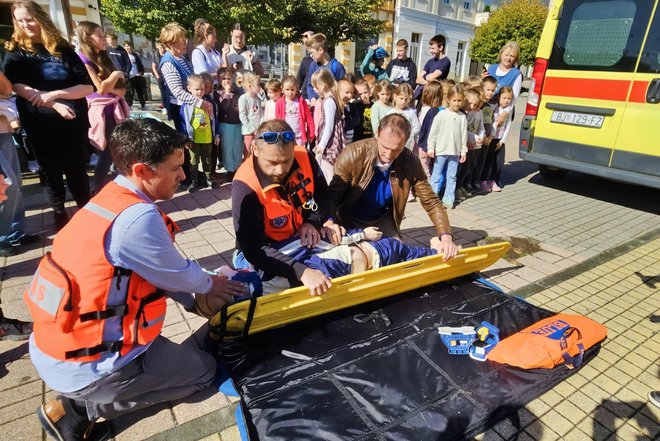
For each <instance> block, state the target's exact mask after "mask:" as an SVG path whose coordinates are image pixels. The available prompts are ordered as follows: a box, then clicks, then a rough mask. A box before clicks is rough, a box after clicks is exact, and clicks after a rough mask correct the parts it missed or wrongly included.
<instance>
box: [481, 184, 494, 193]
mask: <svg viewBox="0 0 660 441" xmlns="http://www.w3.org/2000/svg"><path fill="white" fill-rule="evenodd" d="M479 187H480V188H481V190H483V192H484V193H490V191H491V189H490V185H488V182H486V181H479Z"/></svg>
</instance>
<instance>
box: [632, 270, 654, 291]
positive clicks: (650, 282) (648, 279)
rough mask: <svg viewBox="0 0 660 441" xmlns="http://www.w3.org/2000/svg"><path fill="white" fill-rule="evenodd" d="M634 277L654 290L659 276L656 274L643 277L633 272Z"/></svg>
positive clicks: (637, 272)
mask: <svg viewBox="0 0 660 441" xmlns="http://www.w3.org/2000/svg"><path fill="white" fill-rule="evenodd" d="M635 275H636V276H637V277H639V280H641V281H642V283H643V284H644V285H646V286H648V287H649V288H653V289H655V287H656V285H657V280H658V279H660V274H656V275H655V276H645V275H644V274H642V273H640V272H639V271H635Z"/></svg>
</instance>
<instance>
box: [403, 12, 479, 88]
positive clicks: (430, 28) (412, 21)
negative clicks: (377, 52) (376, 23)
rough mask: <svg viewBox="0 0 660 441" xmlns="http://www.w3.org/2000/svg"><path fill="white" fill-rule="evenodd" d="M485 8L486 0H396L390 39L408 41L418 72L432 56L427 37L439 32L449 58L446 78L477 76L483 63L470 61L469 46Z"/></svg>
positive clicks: (410, 54) (410, 53) (456, 78)
mask: <svg viewBox="0 0 660 441" xmlns="http://www.w3.org/2000/svg"><path fill="white" fill-rule="evenodd" d="M484 7H485V0H400V1H398V2H396V13H395V15H394V16H395V19H394V39H393V40H394V42H396V41H397V40H399V39H401V38H405V39H406V40H408V44H409V56H410V57H411V58H412V59H413V61H414V62H415V64H416V65H417V68H418V69H419V71H421V70H422V69H423V68H424V64H425V63H426V61H427V60H428V59H429V58H431V55H430V53H429V50H428V46H429V40H430V39H431V38H433V36H434V35H437V34H442V35H444V36H445V37H446V39H447V45H446V48H445V49H446V55H447V57H449V59H450V60H451V70H450V71H449V77H448V78H453V79H455V80H457V81H462V80H464V79H466V78H467V77H468V76H470V75H479V74H480V73H481V66H482V64H480V63H477V62H474V63H472V60H471V59H470V56H469V55H468V49H469V45H470V39H472V38H473V37H474V31H475V29H476V26H477V25H480V24H482V23H483V20H484V14H482V11H483V9H484ZM486 20H487V18H486Z"/></svg>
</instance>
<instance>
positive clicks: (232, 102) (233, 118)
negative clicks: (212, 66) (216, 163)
mask: <svg viewBox="0 0 660 441" xmlns="http://www.w3.org/2000/svg"><path fill="white" fill-rule="evenodd" d="M233 73H234V72H233V71H232V70H231V69H229V68H226V67H221V68H220V69H218V82H219V83H220V87H219V88H218V90H217V92H216V100H217V102H218V122H219V123H220V144H221V151H222V164H223V165H224V167H225V170H227V173H228V176H227V177H228V179H229V180H230V181H231V180H232V179H233V178H234V173H236V170H237V169H238V166H239V165H241V156H242V152H243V137H242V136H241V117H240V115H239V112H238V99H239V97H240V95H241V90H240V89H239V88H238V87H237V86H236V84H234V80H233V78H234V77H233Z"/></svg>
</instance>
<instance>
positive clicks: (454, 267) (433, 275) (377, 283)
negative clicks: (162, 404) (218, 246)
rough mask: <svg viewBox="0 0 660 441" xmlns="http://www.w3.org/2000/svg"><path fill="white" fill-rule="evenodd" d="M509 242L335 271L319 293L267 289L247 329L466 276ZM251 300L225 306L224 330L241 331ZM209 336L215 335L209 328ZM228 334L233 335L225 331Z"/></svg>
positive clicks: (216, 320)
mask: <svg viewBox="0 0 660 441" xmlns="http://www.w3.org/2000/svg"><path fill="white" fill-rule="evenodd" d="M509 248H511V244H509V243H508V242H501V243H496V244H492V245H484V246H480V247H474V248H467V249H464V250H461V251H460V252H459V253H458V255H457V256H456V257H454V258H453V259H450V260H448V261H446V262H443V261H442V256H429V257H423V258H421V259H416V260H412V261H409V262H402V263H397V264H395V265H390V266H386V267H383V268H379V269H375V270H370V271H366V272H364V273H360V274H351V275H348V276H343V277H338V278H336V279H333V280H332V288H330V289H329V290H328V292H326V293H325V294H323V295H322V296H311V295H310V293H309V290H308V289H307V288H306V287H304V286H301V287H297V288H291V289H287V290H285V291H282V292H279V293H276V294H266V295H264V296H261V297H259V298H258V299H257V305H256V308H255V311H254V317H253V319H252V323H251V324H250V329H249V332H248V334H255V333H257V332H261V331H265V330H267V329H272V328H277V327H280V326H284V325H286V324H289V323H294V322H297V321H300V320H304V319H307V318H311V317H316V316H318V315H322V314H327V313H329V312H333V311H337V310H340V309H345V308H349V307H351V306H355V305H359V304H361V303H366V302H370V301H373V300H378V299H382V298H385V297H389V296H392V295H395V294H400V293H403V292H407V291H411V290H414V289H417V288H421V287H423V286H428V285H432V284H434V283H438V282H443V281H445V280H451V279H455V278H457V277H461V276H465V275H468V274H471V273H474V272H476V271H480V270H482V269H484V268H487V267H489V266H490V265H492V264H494V263H495V262H497V261H498V260H499V259H500V258H501V257H502V256H503V255H504V254H505V253H506V252H507V251H508V250H509ZM249 305H250V302H249V301H244V302H240V303H236V304H234V305H230V306H229V307H228V308H227V323H226V329H227V331H237V332H241V331H243V328H244V326H245V322H246V319H247V315H248V309H249ZM219 324H220V313H218V314H216V315H215V316H214V317H213V318H212V319H211V326H212V327H216V326H218V325H219ZM211 336H212V337H217V335H213V333H212V335H211ZM232 338H235V337H225V339H228V340H231V339H232Z"/></svg>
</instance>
